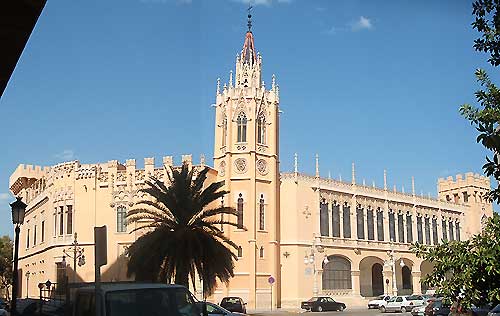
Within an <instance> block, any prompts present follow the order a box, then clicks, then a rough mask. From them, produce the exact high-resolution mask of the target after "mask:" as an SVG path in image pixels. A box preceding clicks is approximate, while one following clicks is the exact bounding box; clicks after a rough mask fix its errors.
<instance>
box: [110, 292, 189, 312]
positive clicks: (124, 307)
mask: <svg viewBox="0 0 500 316" xmlns="http://www.w3.org/2000/svg"><path fill="white" fill-rule="evenodd" d="M172 313H175V315H178V316H197V315H198V309H197V308H196V307H195V305H194V300H193V298H192V296H191V294H190V293H189V292H188V291H187V290H186V289H183V288H176V289H165V288H163V289H162V288H158V289H133V290H123V291H113V292H109V293H107V294H106V315H108V316H136V315H151V316H162V315H172Z"/></svg>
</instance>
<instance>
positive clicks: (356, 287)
mask: <svg viewBox="0 0 500 316" xmlns="http://www.w3.org/2000/svg"><path fill="white" fill-rule="evenodd" d="M359 275H360V272H359V270H356V271H351V279H352V294H353V295H354V296H361V287H360V284H359Z"/></svg>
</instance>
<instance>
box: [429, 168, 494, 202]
mask: <svg viewBox="0 0 500 316" xmlns="http://www.w3.org/2000/svg"><path fill="white" fill-rule="evenodd" d="M437 186H438V194H439V199H440V200H443V201H448V202H454V203H471V202H472V201H474V202H475V203H478V202H482V201H483V199H484V197H485V195H486V194H487V193H488V192H489V190H490V179H489V178H488V177H485V176H482V175H480V174H477V173H476V174H474V173H472V172H468V173H465V175H462V174H457V175H456V177H455V178H453V177H452V176H449V177H447V178H446V179H445V178H439V179H438V185H437Z"/></svg>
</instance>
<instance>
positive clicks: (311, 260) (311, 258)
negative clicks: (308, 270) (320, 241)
mask: <svg viewBox="0 0 500 316" xmlns="http://www.w3.org/2000/svg"><path fill="white" fill-rule="evenodd" d="M320 249H321V246H317V245H316V238H314V239H313V242H312V245H311V250H310V253H309V254H307V253H306V255H305V256H304V264H305V265H306V266H307V265H309V264H312V266H313V275H314V283H313V296H318V292H319V290H318V270H317V269H316V254H317V253H319V252H323V251H320ZM327 263H328V258H327V257H326V256H325V258H324V259H323V264H327Z"/></svg>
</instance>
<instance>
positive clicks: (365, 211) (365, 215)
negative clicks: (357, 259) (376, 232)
mask: <svg viewBox="0 0 500 316" xmlns="http://www.w3.org/2000/svg"><path fill="white" fill-rule="evenodd" d="M363 228H364V230H365V234H364V235H365V240H368V208H367V207H366V206H365V207H363Z"/></svg>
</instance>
